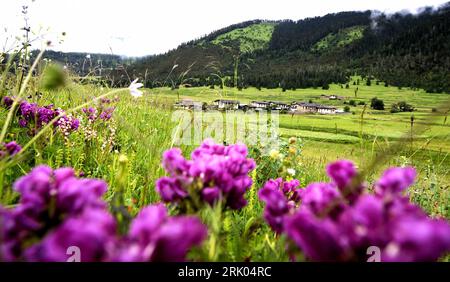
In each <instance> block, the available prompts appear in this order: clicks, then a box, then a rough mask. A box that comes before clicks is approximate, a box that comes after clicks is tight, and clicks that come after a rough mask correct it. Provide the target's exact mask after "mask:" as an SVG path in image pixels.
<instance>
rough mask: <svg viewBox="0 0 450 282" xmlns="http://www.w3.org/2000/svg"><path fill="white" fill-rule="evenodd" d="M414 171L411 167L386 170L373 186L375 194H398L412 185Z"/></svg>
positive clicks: (414, 175) (414, 176)
mask: <svg viewBox="0 0 450 282" xmlns="http://www.w3.org/2000/svg"><path fill="white" fill-rule="evenodd" d="M415 178H416V170H415V169H414V168H413V167H405V168H399V167H393V168H390V169H388V170H386V171H385V172H384V174H383V176H382V177H381V179H380V180H378V182H377V184H376V185H375V191H376V193H377V194H380V195H385V194H399V193H401V192H403V191H404V190H405V189H406V188H408V187H409V186H411V185H412V184H413V183H414V180H415Z"/></svg>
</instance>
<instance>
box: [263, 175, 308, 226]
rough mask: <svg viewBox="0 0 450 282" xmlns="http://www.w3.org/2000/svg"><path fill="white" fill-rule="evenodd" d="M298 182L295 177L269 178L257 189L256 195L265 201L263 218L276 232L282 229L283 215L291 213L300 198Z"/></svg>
mask: <svg viewBox="0 0 450 282" xmlns="http://www.w3.org/2000/svg"><path fill="white" fill-rule="evenodd" d="M299 185H300V182H299V181H298V180H296V179H294V180H291V181H286V182H284V181H283V180H282V179H281V178H278V179H276V180H273V179H271V180H269V181H267V182H266V184H265V185H264V187H263V188H262V189H261V190H259V192H258V196H259V198H260V199H261V201H263V202H265V203H266V207H265V209H264V219H265V220H266V221H267V223H268V224H269V225H270V227H271V228H272V229H273V230H274V231H275V232H277V233H281V232H282V231H283V222H284V217H285V216H286V215H288V214H290V213H293V212H294V211H295V209H296V208H297V206H298V203H299V200H300V191H301V190H300V189H298V188H297V187H298V186H299Z"/></svg>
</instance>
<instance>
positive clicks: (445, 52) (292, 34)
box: [51, 2, 450, 93]
mask: <svg viewBox="0 0 450 282" xmlns="http://www.w3.org/2000/svg"><path fill="white" fill-rule="evenodd" d="M449 3H450V2H449ZM449 3H447V4H445V5H443V6H442V7H440V8H439V9H437V10H434V9H432V8H424V9H423V10H422V11H421V12H420V13H419V14H415V15H413V14H405V13H396V14H393V15H385V14H380V13H376V12H372V11H365V12H341V13H336V14H328V15H325V16H322V17H314V18H307V19H302V20H299V21H292V20H282V21H266V20H252V21H247V22H242V23H238V24H235V25H231V26H228V27H225V28H223V29H220V30H217V31H213V32H211V33H210V34H208V35H206V36H203V37H202V38H199V39H196V40H192V41H190V42H187V43H184V44H181V45H180V46H179V47H178V48H176V49H174V50H171V51H168V52H167V53H165V54H160V55H154V56H147V57H143V58H136V59H133V60H131V59H123V58H121V57H118V56H111V55H104V56H106V57H105V58H101V60H100V61H102V64H103V67H104V68H105V69H107V70H108V69H109V71H105V72H104V73H103V75H107V76H108V77H110V78H111V81H112V82H113V83H114V84H115V85H116V86H123V85H126V84H128V83H129V77H131V76H133V77H139V78H141V79H142V80H143V81H144V83H145V86H146V87H150V88H151V87H159V86H162V85H169V86H172V87H174V88H177V87H179V86H180V85H185V86H191V87H194V86H210V87H217V86H224V85H225V86H237V87H238V88H246V87H248V86H254V87H257V88H261V87H265V88H277V87H281V88H283V89H286V90H287V89H296V88H308V87H320V88H324V89H327V88H328V87H329V86H328V85H329V84H332V83H338V84H342V85H345V84H346V83H348V82H349V81H350V77H351V76H352V75H354V74H359V75H362V76H363V78H370V79H369V80H368V81H374V82H377V81H383V82H385V83H386V84H387V85H393V86H398V87H411V88H413V89H415V88H423V89H425V90H426V91H428V92H446V93H450V4H449ZM51 54H52V58H54V59H55V60H57V61H58V56H59V61H62V62H64V63H67V62H68V61H69V63H70V62H71V63H72V66H73V69H74V70H75V71H77V72H82V70H81V66H82V64H83V60H84V56H85V55H84V54H81V55H80V54H78V53H71V54H72V55H67V54H62V53H61V54H57V55H58V56H55V52H53V53H51ZM97 57H98V56H97ZM71 58H72V59H71ZM92 61H93V62H94V64H97V63H98V62H99V59H98V58H95V60H94V59H92ZM122 65H126V68H125V69H126V70H127V72H126V73H125V71H124V68H123V67H122ZM84 73H86V70H84Z"/></svg>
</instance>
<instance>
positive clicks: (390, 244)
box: [283, 161, 450, 261]
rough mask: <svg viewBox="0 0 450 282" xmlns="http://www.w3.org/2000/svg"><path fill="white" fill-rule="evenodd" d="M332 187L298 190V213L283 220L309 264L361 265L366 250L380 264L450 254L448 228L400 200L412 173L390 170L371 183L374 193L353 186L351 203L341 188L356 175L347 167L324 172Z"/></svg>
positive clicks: (344, 164) (341, 165)
mask: <svg viewBox="0 0 450 282" xmlns="http://www.w3.org/2000/svg"><path fill="white" fill-rule="evenodd" d="M327 170H328V174H329V175H330V177H331V178H332V179H333V182H332V183H313V184H310V185H308V186H307V188H306V189H304V190H301V194H300V198H301V204H300V208H299V209H297V210H296V212H295V214H294V215H289V214H288V215H286V216H285V217H284V228H283V232H284V233H286V234H287V236H288V237H289V238H290V239H291V240H292V241H293V242H294V243H295V245H297V246H298V247H299V248H300V249H301V250H302V251H303V252H304V254H305V256H306V257H307V258H308V259H310V260H316V261H365V260H367V258H368V257H367V254H366V252H367V249H368V248H369V247H370V246H376V247H378V248H380V250H381V255H382V258H381V259H382V261H433V260H436V259H438V258H439V257H440V256H441V255H443V254H445V253H447V252H449V251H450V225H449V224H448V223H447V222H446V221H445V220H444V219H439V220H436V219H431V218H429V217H428V216H427V215H426V214H425V213H424V212H423V211H422V210H421V209H420V208H419V207H418V206H416V205H414V204H412V203H411V202H410V201H409V199H408V198H407V197H404V196H402V195H401V192H403V191H404V190H405V189H406V188H408V186H410V185H411V184H412V183H413V182H414V178H415V170H414V169H413V168H390V169H388V170H386V171H385V173H384V174H383V176H382V177H381V179H380V180H379V181H377V182H376V184H375V194H368V193H364V191H363V188H364V185H362V184H360V183H354V184H353V185H356V187H358V189H357V190H355V191H354V194H353V195H352V196H354V197H352V199H349V198H348V197H347V196H348V195H345V193H346V191H345V189H343V188H346V187H348V185H349V184H350V183H351V181H353V179H352V178H353V177H354V176H355V175H357V173H356V171H355V170H354V167H353V165H352V164H351V163H349V162H346V161H344V162H342V161H341V162H336V163H334V164H331V165H329V166H328V167H327Z"/></svg>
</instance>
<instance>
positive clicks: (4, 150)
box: [0, 141, 22, 159]
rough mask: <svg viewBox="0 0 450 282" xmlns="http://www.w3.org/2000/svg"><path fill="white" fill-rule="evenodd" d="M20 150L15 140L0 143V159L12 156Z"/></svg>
mask: <svg viewBox="0 0 450 282" xmlns="http://www.w3.org/2000/svg"><path fill="white" fill-rule="evenodd" d="M20 150H22V147H21V146H20V145H19V144H17V142H16V141H11V142H8V143H2V144H0V159H2V158H4V157H7V156H10V157H12V156H14V155H15V154H17V153H18V152H20Z"/></svg>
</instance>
